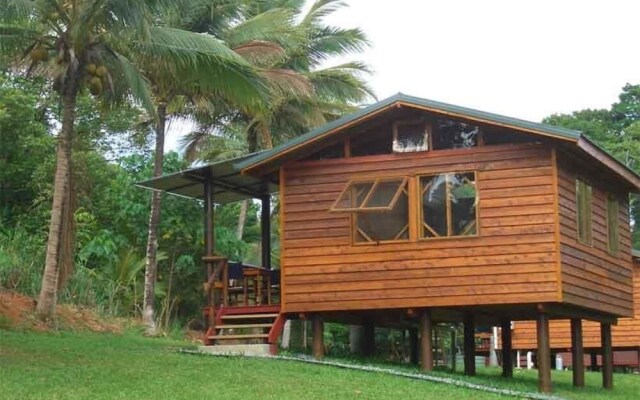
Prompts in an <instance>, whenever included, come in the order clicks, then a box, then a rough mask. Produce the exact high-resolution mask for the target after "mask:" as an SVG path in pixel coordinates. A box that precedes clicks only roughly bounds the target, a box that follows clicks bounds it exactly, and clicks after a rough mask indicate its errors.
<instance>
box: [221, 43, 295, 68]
mask: <svg viewBox="0 0 640 400" xmlns="http://www.w3.org/2000/svg"><path fill="white" fill-rule="evenodd" d="M233 51H235V52H236V53H238V54H239V55H240V56H242V57H243V58H244V59H245V60H247V61H249V62H250V63H251V64H253V65H257V66H267V65H269V64H274V63H276V62H278V61H281V60H283V59H284V58H285V56H286V53H285V51H284V49H283V48H282V47H281V46H280V45H279V44H277V43H274V42H267V41H263V40H254V41H251V42H248V43H245V44H243V45H240V46H238V47H235V48H234V49H233Z"/></svg>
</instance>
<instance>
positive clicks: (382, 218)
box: [353, 188, 409, 243]
mask: <svg viewBox="0 0 640 400" xmlns="http://www.w3.org/2000/svg"><path fill="white" fill-rule="evenodd" d="M353 218H354V241H355V242H357V243H366V242H380V241H390V240H407V239H409V197H408V193H407V191H406V188H403V190H402V191H401V192H400V195H399V198H398V200H397V201H396V203H395V204H394V207H393V208H392V209H391V210H388V211H378V212H356V213H354V217H353Z"/></svg>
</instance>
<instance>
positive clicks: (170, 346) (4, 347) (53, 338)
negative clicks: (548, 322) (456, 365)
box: [0, 330, 640, 400]
mask: <svg viewBox="0 0 640 400" xmlns="http://www.w3.org/2000/svg"><path fill="white" fill-rule="evenodd" d="M182 347H185V343H184V342H177V341H171V340H167V339H147V338H143V337H139V336H137V335H135V334H132V333H129V334H123V335H111V334H96V333H71V332H63V333H34V332H17V331H2V330H0V393H2V396H0V397H2V398H3V399H86V398H92V399H94V400H99V399H158V398H171V399H189V400H193V399H201V398H216V399H239V400H240V399H242V400H252V399H327V398H331V399H389V398H398V399H403V400H408V399H421V400H429V399H459V398H473V399H496V398H500V397H499V396H497V395H494V394H490V393H485V392H478V391H472V390H470V389H463V388H458V387H454V386H450V385H445V384H438V383H431V382H425V381H417V380H411V379H407V378H401V377H393V376H388V375H383V374H379V373H371V372H360V371H353V370H346V369H339V368H334V367H327V366H316V365H309V364H303V363H297V362H291V361H280V360H263V359H248V358H219V357H208V356H191V355H185V354H178V353H177V350H178V349H179V348H182ZM435 374H438V375H443V376H447V377H457V378H462V377H461V376H459V375H457V374H456V375H452V374H447V373H444V372H436V373H435ZM498 375H499V371H497V370H494V369H481V370H480V371H479V376H477V377H474V378H471V379H469V378H464V379H469V380H471V381H473V382H476V383H482V384H488V385H491V386H499V387H508V388H512V389H516V390H522V391H535V390H536V387H537V383H536V376H537V375H536V373H535V371H516V375H515V378H514V379H513V380H511V381H508V380H505V379H502V378H500V377H499V376H498ZM553 379H554V384H555V388H556V394H557V395H560V396H564V397H569V398H574V399H600V398H602V399H604V398H606V399H634V398H638V394H639V393H640V376H637V375H616V376H615V385H616V388H615V389H614V390H613V392H608V391H604V390H603V389H600V387H599V385H600V375H599V374H595V373H593V374H592V373H588V374H587V384H588V386H589V387H587V388H585V389H584V390H580V391H576V390H572V389H571V386H570V382H571V374H570V373H565V372H555V373H554V376H553Z"/></svg>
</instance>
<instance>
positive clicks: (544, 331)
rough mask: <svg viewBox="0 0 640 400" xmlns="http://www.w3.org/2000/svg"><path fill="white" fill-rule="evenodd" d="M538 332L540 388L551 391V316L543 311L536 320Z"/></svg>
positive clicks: (544, 391) (543, 390)
mask: <svg viewBox="0 0 640 400" xmlns="http://www.w3.org/2000/svg"><path fill="white" fill-rule="evenodd" d="M536 322H537V323H536V328H537V334H538V353H537V354H536V358H537V362H538V389H539V390H540V391H541V392H543V393H551V348H550V344H549V317H548V316H547V315H546V314H545V313H544V312H542V311H540V312H539V313H538V319H537V321H536Z"/></svg>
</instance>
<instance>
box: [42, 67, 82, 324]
mask: <svg viewBox="0 0 640 400" xmlns="http://www.w3.org/2000/svg"><path fill="white" fill-rule="evenodd" d="M77 75H78V73H77V69H71V68H70V71H69V72H68V73H67V76H66V77H65V87H64V90H63V92H62V129H60V133H59V134H58V146H57V150H56V173H55V179H54V182H53V202H52V203H53V204H52V205H51V220H50V222H49V238H48V240H47V251H46V258H45V264H44V273H43V276H42V287H41V288H40V296H39V297H38V306H37V307H36V313H37V315H38V317H39V318H40V319H42V320H48V319H53V318H54V317H55V310H56V303H57V292H58V277H59V275H60V270H59V265H60V264H59V261H60V254H61V246H62V245H63V244H64V240H63V235H64V234H65V232H64V225H65V224H64V217H65V203H66V206H67V207H66V208H67V210H68V208H69V202H68V201H66V200H67V199H68V198H69V174H70V168H71V147H72V143H73V134H74V123H75V119H76V97H77V94H78V84H79V82H78V81H79V77H78V76H77ZM67 212H68V211H67Z"/></svg>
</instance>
